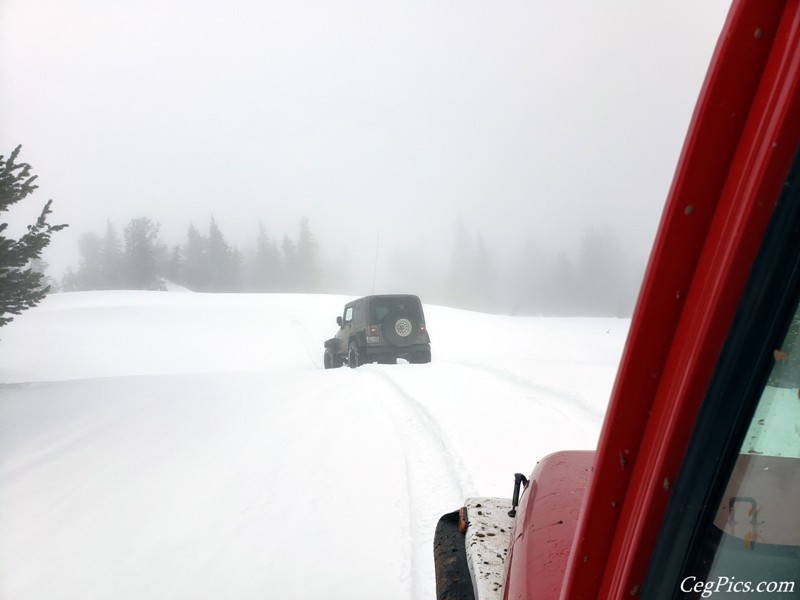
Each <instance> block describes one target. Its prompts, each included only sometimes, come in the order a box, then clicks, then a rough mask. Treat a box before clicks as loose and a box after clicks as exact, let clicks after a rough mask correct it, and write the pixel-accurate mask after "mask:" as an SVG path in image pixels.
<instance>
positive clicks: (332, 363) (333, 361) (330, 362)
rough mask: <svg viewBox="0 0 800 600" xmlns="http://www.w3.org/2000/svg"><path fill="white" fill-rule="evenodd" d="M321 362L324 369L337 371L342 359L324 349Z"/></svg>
mask: <svg viewBox="0 0 800 600" xmlns="http://www.w3.org/2000/svg"><path fill="white" fill-rule="evenodd" d="M322 362H323V364H324V365H325V368H326V369H338V368H339V367H341V366H342V364H343V363H342V359H341V358H339V357H338V356H336V355H335V354H334V353H333V352H331V350H330V349H329V348H325V355H324V356H323V357H322Z"/></svg>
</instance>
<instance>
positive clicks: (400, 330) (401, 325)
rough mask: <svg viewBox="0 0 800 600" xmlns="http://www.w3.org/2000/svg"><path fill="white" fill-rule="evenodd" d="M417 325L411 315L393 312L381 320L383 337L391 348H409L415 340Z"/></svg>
mask: <svg viewBox="0 0 800 600" xmlns="http://www.w3.org/2000/svg"><path fill="white" fill-rule="evenodd" d="M417 329H419V323H417V321H416V319H414V318H413V317H412V316H411V315H409V314H407V313H404V312H400V311H393V312H390V313H389V314H388V315H386V316H385V317H384V318H383V336H384V337H385V338H386V341H387V342H389V343H390V344H391V345H392V346H410V345H411V344H413V343H414V340H415V339H416V337H417V336H416V332H417Z"/></svg>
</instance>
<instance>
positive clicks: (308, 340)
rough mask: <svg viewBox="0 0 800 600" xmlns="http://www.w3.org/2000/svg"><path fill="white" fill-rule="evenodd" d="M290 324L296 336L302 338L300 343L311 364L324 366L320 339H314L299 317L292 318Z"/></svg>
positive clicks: (319, 366)
mask: <svg viewBox="0 0 800 600" xmlns="http://www.w3.org/2000/svg"><path fill="white" fill-rule="evenodd" d="M290 325H291V328H292V332H293V333H294V336H295V337H296V338H297V339H299V340H300V344H301V345H302V346H303V350H305V352H306V354H307V355H308V358H309V360H310V361H311V364H312V365H314V367H315V368H317V369H322V368H324V365H323V364H322V349H321V348H320V347H319V346H320V344H319V340H316V339H314V338H313V337H312V336H311V334H310V333H309V331H308V329H307V328H306V326H305V325H304V324H303V323H302V322H301V321H299V320H298V319H292V320H291V323H290Z"/></svg>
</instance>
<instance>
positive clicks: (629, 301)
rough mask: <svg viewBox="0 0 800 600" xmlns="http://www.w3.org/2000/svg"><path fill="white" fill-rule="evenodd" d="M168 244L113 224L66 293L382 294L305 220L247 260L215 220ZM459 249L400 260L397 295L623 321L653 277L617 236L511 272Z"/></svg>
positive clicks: (151, 225)
mask: <svg viewBox="0 0 800 600" xmlns="http://www.w3.org/2000/svg"><path fill="white" fill-rule="evenodd" d="M158 234H159V225H158V223H155V222H153V221H151V220H150V219H148V218H138V219H133V220H131V221H130V222H129V223H128V225H126V226H125V227H124V229H123V230H122V235H121V236H120V234H119V233H118V230H117V228H116V227H115V225H114V224H113V223H111V222H110V221H109V222H107V224H106V230H105V232H104V233H103V235H98V234H95V233H85V234H83V235H82V236H81V237H80V239H79V242H78V246H79V252H80V262H79V266H78V269H77V271H74V270H73V269H71V268H70V269H68V270H67V272H66V273H65V275H64V277H63V279H62V285H61V288H62V290H63V291H80V290H101V289H142V290H159V289H165V288H166V282H168V281H170V282H174V283H176V284H179V285H182V286H184V287H186V288H188V289H190V290H193V291H198V292H305V293H308V292H324V293H346V294H358V295H364V294H369V293H371V292H372V290H371V289H370V285H369V283H370V282H366V281H362V282H360V283H361V285H355V286H353V285H350V284H349V277H348V276H347V275H346V273H347V269H346V268H342V266H341V265H339V266H338V268H336V267H334V265H331V264H322V263H321V261H320V259H319V252H320V249H319V247H318V244H317V242H316V240H315V237H314V235H313V234H312V232H311V228H310V224H309V220H308V218H305V217H304V218H302V219H301V220H300V223H299V227H298V233H297V236H296V237H294V238H292V237H290V236H288V235H286V234H284V236H283V238H282V240H281V242H280V243H278V241H277V239H276V238H274V237H270V236H269V235H268V233H267V231H266V228H265V226H264V224H263V223H261V222H259V224H258V229H257V232H256V235H255V238H254V240H253V241H254V243H253V244H251V249H250V250H248V251H246V252H242V251H240V250H239V249H238V248H236V247H234V246H232V245H230V244H229V243H228V242H227V241H226V238H225V236H224V235H223V233H222V231H221V229H220V226H219V224H218V223H217V222H216V220H215V219H214V217H213V216H212V217H211V219H210V221H209V223H208V227H207V229H206V230H205V231H201V230H200V229H198V228H197V227H196V226H195V225H194V224H190V225H189V227H188V230H187V232H186V238H185V240H184V242H183V243H182V244H177V245H174V246H171V247H168V246H167V245H165V244H164V243H163V242H161V240H160V239H159V235H158ZM452 244H453V245H452V251H451V253H450V255H449V260H445V261H444V262H443V263H440V264H437V262H436V261H433V260H423V259H420V258H419V257H416V258H415V257H413V256H410V255H409V254H408V253H407V252H406V253H405V254H402V253H398V255H397V256H395V257H393V259H391V260H390V263H391V265H390V268H389V271H390V272H391V275H392V277H393V279H392V281H391V282H390V285H391V286H394V287H395V288H397V289H401V288H402V289H403V290H406V291H410V292H413V293H416V294H418V295H420V296H421V297H422V298H424V299H425V301H427V302H431V303H437V304H443V305H446V306H452V307H457V308H465V309H469V310H477V311H482V312H498V313H506V314H508V313H511V314H519V315H546V316H553V315H606V316H619V317H623V316H629V315H630V314H631V312H632V310H633V305H634V302H635V299H636V293H637V290H638V286H639V281H640V278H641V274H642V273H643V265H635V264H632V263H631V260H630V259H629V257H628V256H626V254H625V252H624V251H623V249H622V248H621V247H620V246H619V244H618V242H617V241H616V240H615V239H614V238H613V236H611V235H608V234H605V233H600V232H596V231H587V232H585V233H584V236H583V239H582V241H581V244H580V247H579V249H578V251H577V254H574V255H570V254H567V253H565V252H557V253H552V252H548V251H546V250H544V249H543V248H541V247H540V246H539V245H538V244H537V243H536V242H535V241H533V240H529V241H528V242H527V243H526V244H525V245H524V246H523V247H522V248H521V249H520V251H519V253H518V255H517V256H515V257H513V259H512V260H510V261H506V264H503V261H501V260H499V259H498V257H497V256H495V255H493V254H492V251H491V249H490V248H489V246H488V244H486V243H485V241H484V239H483V236H482V235H481V234H480V233H475V234H473V233H471V232H470V231H469V230H468V228H467V226H466V225H465V223H464V221H463V220H462V219H458V220H457V222H456V226H455V231H454V237H453V242H452ZM337 284H338V285H337ZM397 286H399V287H397Z"/></svg>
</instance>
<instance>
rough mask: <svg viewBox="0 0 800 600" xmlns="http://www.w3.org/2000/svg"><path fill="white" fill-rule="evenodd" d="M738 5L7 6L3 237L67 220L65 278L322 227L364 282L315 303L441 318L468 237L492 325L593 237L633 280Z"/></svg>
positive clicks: (49, 0)
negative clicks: (137, 236)
mask: <svg viewBox="0 0 800 600" xmlns="http://www.w3.org/2000/svg"><path fill="white" fill-rule="evenodd" d="M727 5H728V3H727V2H723V1H721V0H715V1H711V0H708V1H702V2H697V1H690V0H684V1H680V2H670V3H656V4H653V3H637V2H633V1H629V2H622V1H608V2H602V3H599V2H589V1H582V2H578V1H576V2H555V1H549V2H545V1H536V0H529V1H527V2H520V1H501V2H477V1H474V0H466V1H459V2H455V1H445V0H433V1H430V2H416V1H410V2H398V1H387V2H367V1H363V2H322V1H316V2H315V1H310V0H297V1H292V2H273V1H249V0H230V1H228V2H224V3H222V2H210V1H200V0H193V1H189V0H167V1H164V0H161V1H156V0H152V1H151V0H140V1H138V2H114V1H112V2H109V1H108V0H70V1H68V2H65V1H64V0H4V1H3V2H2V3H0V89H2V94H1V95H0V153H3V154H7V153H8V152H10V151H11V150H12V149H13V148H14V147H15V146H16V145H18V144H22V145H23V151H22V155H21V158H22V159H23V160H24V161H26V162H28V163H30V164H32V165H33V168H34V172H35V173H36V174H38V175H39V184H40V189H39V190H38V192H37V193H36V194H35V195H34V196H33V197H32V198H30V199H27V200H25V201H24V203H22V204H24V205H25V206H22V205H19V208H14V209H13V210H12V212H11V214H10V215H9V216H8V219H10V222H11V225H12V228H16V231H21V230H22V229H24V225H25V223H27V222H30V221H31V220H32V219H33V218H34V216H35V214H37V213H38V211H39V210H41V206H42V205H43V204H44V202H45V201H46V200H47V199H49V198H52V199H53V200H54V204H53V222H58V223H68V224H69V228H68V229H66V230H64V231H62V232H60V233H59V234H58V235H57V236H56V237H55V238H54V240H53V243H52V244H51V246H50V248H49V249H48V250H47V253H46V255H45V259H46V260H47V262H48V263H49V264H50V267H51V273H52V274H53V275H54V276H55V277H56V278H60V276H61V274H62V273H63V271H64V270H65V269H66V268H67V267H68V266H73V267H76V268H77V265H78V260H79V256H78V243H77V242H78V239H79V238H80V235H81V234H82V233H85V232H95V233H97V234H102V233H103V231H104V230H105V227H106V223H107V221H108V220H110V221H111V222H113V223H114V224H115V225H116V226H117V227H118V228H119V229H120V230H121V229H122V228H123V227H124V226H125V225H126V223H128V222H129V221H130V220H131V219H135V218H139V217H147V218H149V219H151V220H153V221H155V222H158V223H159V224H160V232H159V235H160V238H161V239H162V241H163V242H164V243H165V244H166V245H167V246H173V245H176V244H184V243H185V242H186V234H187V229H188V227H189V225H190V224H194V225H195V226H196V227H198V228H199V229H201V230H204V229H206V228H207V227H208V223H209V221H210V219H211V217H212V216H213V217H214V219H215V221H216V223H217V224H218V225H219V227H220V229H221V230H222V232H223V234H224V235H225V238H226V240H227V241H228V243H230V244H231V245H233V246H236V247H237V248H238V249H240V250H241V251H242V252H243V253H246V252H247V251H248V249H249V248H252V246H253V245H254V244H255V238H256V236H257V235H258V222H259V220H260V221H261V222H263V224H264V227H265V228H266V231H267V233H268V234H269V235H270V236H272V237H273V238H274V239H275V240H278V241H280V240H281V239H282V238H283V237H284V235H288V236H290V237H295V236H297V234H298V225H299V223H300V221H301V219H303V218H307V219H308V222H309V224H310V228H311V231H312V233H313V235H314V238H315V241H316V243H317V246H318V249H319V258H320V261H321V264H322V266H323V267H324V268H327V266H328V265H330V264H336V265H339V266H341V265H347V267H348V270H349V273H350V275H349V277H350V283H349V284H348V285H349V289H348V290H342V289H335V290H323V291H336V292H347V291H350V292H352V293H353V294H362V293H370V292H371V291H373V290H374V291H398V290H399V289H402V290H403V291H408V292H417V293H419V290H420V289H421V290H422V293H427V294H430V295H433V296H436V297H434V298H432V299H431V300H434V301H439V300H441V301H442V302H446V301H447V295H446V293H445V292H446V291H447V289H448V286H449V283H448V274H450V275H452V273H453V272H454V271H457V270H458V268H459V267H458V261H459V260H460V259H459V256H458V254H459V253H458V251H457V248H458V244H459V243H460V241H461V242H463V241H464V239H467V240H468V244H469V245H471V246H472V247H473V248H474V247H477V246H481V247H482V248H483V254H484V255H485V256H486V257H487V260H488V262H489V263H490V265H491V272H492V273H493V277H492V279H491V280H487V281H488V283H487V285H488V286H489V287H491V286H496V287H497V288H498V290H499V289H500V288H502V289H503V290H506V291H504V292H503V293H500V292H498V293H497V294H495V295H494V297H493V298H492V301H491V303H490V304H487V305H484V306H475V307H476V308H482V309H487V310H494V311H498V312H514V311H515V310H517V309H518V308H519V305H520V304H525V303H527V302H528V299H525V298H523V297H522V296H524V295H525V294H522V293H521V292H519V291H514V289H513V288H514V282H515V281H517V280H518V279H519V277H520V270H522V271H525V270H526V269H529V265H528V263H527V262H526V261H528V260H530V261H531V264H534V263H535V262H536V261H537V260H538V261H539V263H542V264H543V263H545V262H546V263H547V269H549V270H550V271H552V269H553V268H555V267H554V265H556V266H557V265H559V264H563V265H565V268H569V267H570V265H572V266H574V265H578V264H579V263H580V255H581V252H582V248H583V252H584V253H585V252H586V247H587V240H588V243H589V244H590V245H591V242H592V240H595V241H596V240H597V239H602V240H605V241H606V242H609V241H610V242H611V243H610V246H611V249H610V251H609V252H607V254H609V255H613V256H617V257H619V258H620V260H624V263H625V265H624V269H622V270H625V271H626V273H633V275H631V276H632V277H634V278H635V277H636V276H637V275H636V273H638V274H639V275H640V273H641V269H642V267H643V265H644V263H645V261H646V258H647V254H648V252H649V249H650V244H651V243H652V238H653V235H654V233H655V230H656V227H657V223H658V219H659V216H660V213H661V209H662V206H663V203H664V200H665V198H666V195H667V192H668V189H669V185H670V182H671V178H672V174H673V172H674V168H675V165H676V162H677V159H678V156H679V153H680V149H681V145H682V142H683V138H684V136H685V133H686V128H687V126H688V123H689V119H690V117H691V113H692V110H693V108H694V103H695V101H696V99H697V94H698V92H699V90H700V86H701V84H702V81H703V77H704V74H705V71H706V68H707V66H708V62H709V60H710V57H711V54H712V51H713V48H714V44H715V43H716V39H717V36H718V34H719V31H720V29H721V27H722V23H723V21H724V18H725V15H726V12H727ZM5 217H6V215H3V219H4V220H5ZM459 236H461V237H460V241H459ZM606 246H609V244H606ZM606 250H608V247H607V248H606ZM462 258H463V257H462ZM598 268H600V267H598ZM601 270H602V269H601ZM585 275H586V273H585V272H584V273H581V272H580V270H578V271H576V273H573V274H572V275H571V276H577V277H581V276H585ZM595 275H596V276H597V277H598V278H599V279H601V280H603V281H604V282H605V284H606V285H611V284H613V282H612V281H611V280H610V273H607V272H606V271H603V272H602V273H595ZM606 275H609V276H608V277H607V276H606ZM626 277H628V279H630V277H629V276H628V275H626ZM549 281H550V283H548V284H547V285H548V286H550V287H552V277H551V279H550V280H549ZM531 285H533V284H531ZM625 285H628V286H630V287H632V288H635V287H636V284H635V283H626V284H625ZM437 290H438V291H437ZM477 291H478V290H477V289H476V292H477ZM526 294H528V295H530V290H528V292H526ZM426 299H427V298H426ZM515 307H516V308H515ZM576 310H578V311H579V310H582V307H576Z"/></svg>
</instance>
